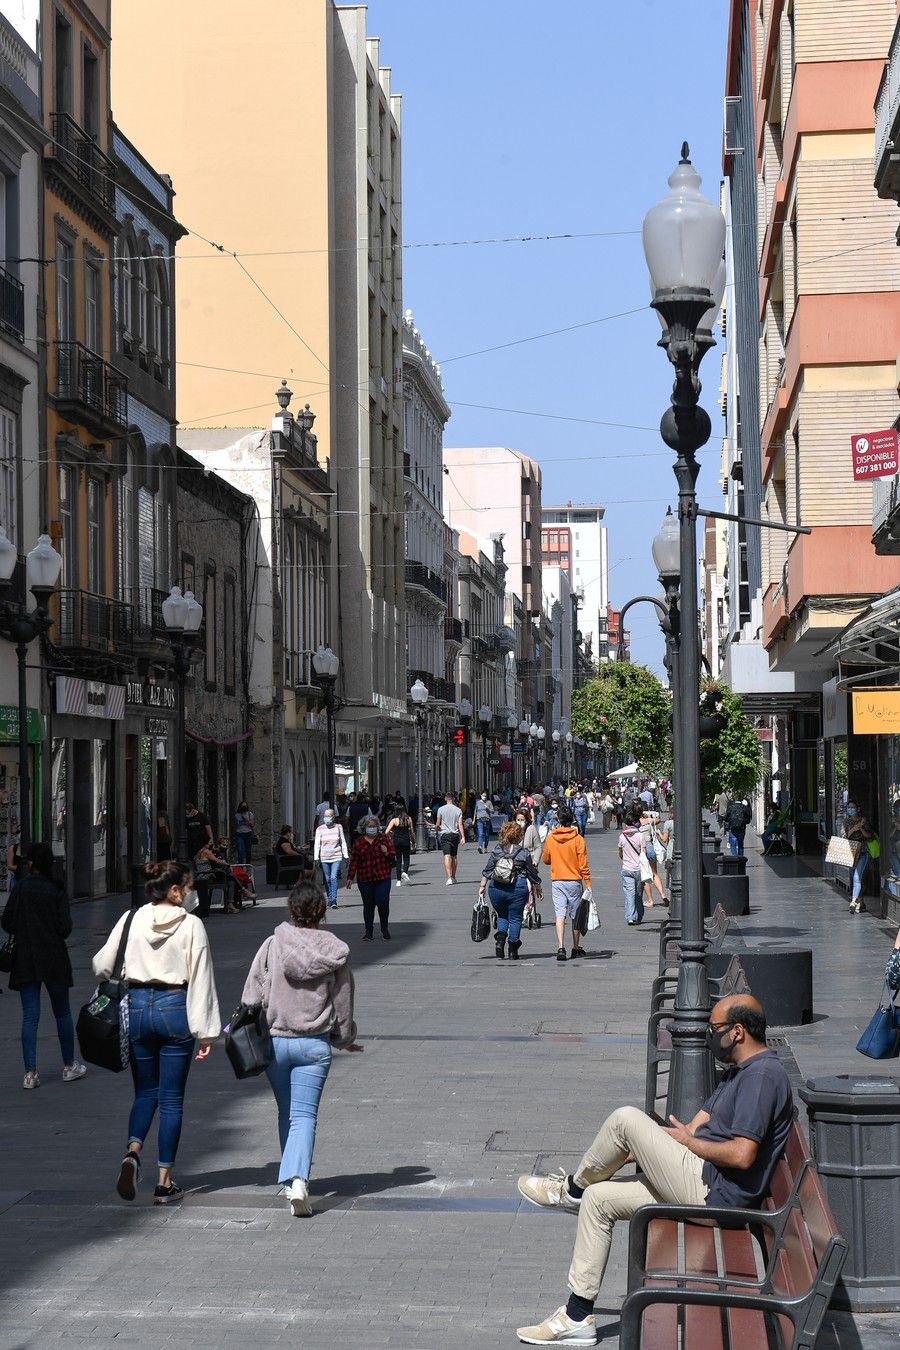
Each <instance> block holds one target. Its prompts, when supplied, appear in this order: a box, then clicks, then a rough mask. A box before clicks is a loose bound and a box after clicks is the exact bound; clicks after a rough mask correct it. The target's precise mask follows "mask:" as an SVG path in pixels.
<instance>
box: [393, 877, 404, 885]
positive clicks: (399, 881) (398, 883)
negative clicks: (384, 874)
mask: <svg viewBox="0 0 900 1350" xmlns="http://www.w3.org/2000/svg"><path fill="white" fill-rule="evenodd" d="M394 885H395V886H402V885H403V882H402V881H401V880H400V879H399V877H398V879H397V880H396V881H395V882H394Z"/></svg>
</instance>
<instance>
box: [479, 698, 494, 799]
mask: <svg viewBox="0 0 900 1350" xmlns="http://www.w3.org/2000/svg"><path fill="white" fill-rule="evenodd" d="M493 720H494V713H493V709H491V708H489V707H488V705H487V704H486V703H482V705H481V707H480V708H479V709H478V722H479V725H480V726H481V785H482V791H483V792H486V791H488V762H487V761H488V754H487V743H488V732H489V731H490V727H491V722H492V721H493Z"/></svg>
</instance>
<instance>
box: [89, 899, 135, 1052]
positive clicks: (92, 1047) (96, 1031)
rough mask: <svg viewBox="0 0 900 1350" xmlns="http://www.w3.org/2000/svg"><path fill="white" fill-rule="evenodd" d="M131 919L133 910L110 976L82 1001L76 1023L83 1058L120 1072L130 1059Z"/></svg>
mask: <svg viewBox="0 0 900 1350" xmlns="http://www.w3.org/2000/svg"><path fill="white" fill-rule="evenodd" d="M133 918H134V910H132V911H131V913H130V914H129V915H128V918H127V919H126V920H125V926H124V928H123V929H122V936H121V937H120V938H119V949H118V951H117V952H116V960H115V964H114V966H113V970H112V976H111V978H110V979H108V980H101V982H100V984H98V985H97V988H96V990H95V992H94V996H93V998H91V999H90V1000H89V1001H88V1002H87V1003H85V1005H84V1007H83V1008H82V1009H81V1011H80V1012H79V1014H78V1021H77V1022H76V1024H75V1031H76V1033H77V1035H78V1045H79V1047H80V1049H81V1056H82V1059H85V1060H87V1062H88V1064H96V1065H98V1066H99V1067H100V1068H101V1069H109V1071H110V1073H121V1072H122V1070H123V1069H126V1068H127V1067H128V1063H129V1060H130V1058H131V1041H130V1038H129V1035H128V981H127V980H126V979H124V978H123V976H124V971H125V948H126V946H127V945H128V934H129V932H130V931H131V922H132V920H133Z"/></svg>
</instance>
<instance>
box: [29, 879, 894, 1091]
mask: <svg viewBox="0 0 900 1350" xmlns="http://www.w3.org/2000/svg"><path fill="white" fill-rule="evenodd" d="M867 856H868V855H867ZM47 993H48V994H49V995H50V1007H51V1008H52V1009H53V1016H54V1017H55V1018H56V1034H57V1036H58V1037H59V1048H60V1050H61V1051H62V1057H63V1064H72V1063H74V1061H75V1027H74V1025H73V1022H72V1012H71V1009H70V1008H69V991H68V989H67V988H66V986H65V985H64V984H48V985H47ZM19 997H20V998H21V1000H22V1058H23V1059H24V1061H25V1068H26V1070H32V1069H36V1068H37V1029H38V1022H39V1021H40V1020H41V982H40V980H35V982H34V984H26V985H23V986H22V988H21V989H20V990H19Z"/></svg>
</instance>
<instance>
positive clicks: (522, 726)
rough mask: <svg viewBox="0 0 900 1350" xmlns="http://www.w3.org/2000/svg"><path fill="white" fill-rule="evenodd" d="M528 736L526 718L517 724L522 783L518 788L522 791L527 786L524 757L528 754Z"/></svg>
mask: <svg viewBox="0 0 900 1350" xmlns="http://www.w3.org/2000/svg"><path fill="white" fill-rule="evenodd" d="M530 734H531V732H530V724H529V721H528V718H527V717H523V718H522V720H521V722H520V723H519V744H520V745H521V747H522V753H521V755H520V756H519V758H520V759H521V761H522V781H521V783H520V784H519V787H520V788H521V789H522V790H523V791H524V790H525V788H527V786H528V761H527V758H526V756H527V753H528V750H527V747H528V738H529V736H530Z"/></svg>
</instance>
